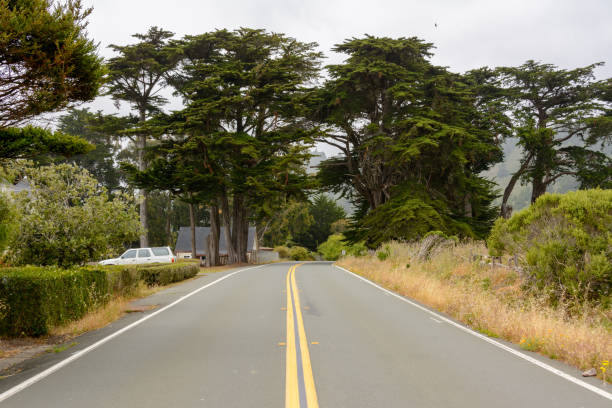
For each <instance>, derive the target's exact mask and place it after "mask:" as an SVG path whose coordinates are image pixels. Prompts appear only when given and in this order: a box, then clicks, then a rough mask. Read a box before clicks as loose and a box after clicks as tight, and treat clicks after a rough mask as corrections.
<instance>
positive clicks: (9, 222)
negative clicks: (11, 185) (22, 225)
mask: <svg viewBox="0 0 612 408" xmlns="http://www.w3.org/2000/svg"><path fill="white" fill-rule="evenodd" d="M14 228H15V208H14V206H13V204H12V202H11V200H10V199H9V197H8V196H7V195H6V194H4V193H2V192H0V257H1V255H2V253H3V252H4V249H5V248H6V244H7V243H8V241H9V240H10V237H11V234H12V233H13V230H14Z"/></svg>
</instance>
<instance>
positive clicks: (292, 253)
mask: <svg viewBox="0 0 612 408" xmlns="http://www.w3.org/2000/svg"><path fill="white" fill-rule="evenodd" d="M289 258H290V259H293V260H294V261H314V260H315V257H314V255H313V254H312V252H310V251H309V250H308V249H307V248H304V247H301V246H294V247H291V248H290V249H289Z"/></svg>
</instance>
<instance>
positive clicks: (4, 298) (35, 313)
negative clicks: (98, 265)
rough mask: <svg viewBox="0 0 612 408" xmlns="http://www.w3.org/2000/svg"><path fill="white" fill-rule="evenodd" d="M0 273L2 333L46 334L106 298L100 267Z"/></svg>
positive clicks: (102, 272)
mask: <svg viewBox="0 0 612 408" xmlns="http://www.w3.org/2000/svg"><path fill="white" fill-rule="evenodd" d="M0 276H1V278H0V333H2V334H3V335H8V336H21V335H31V336H39V335H42V334H46V333H47V332H48V331H49V327H51V326H54V325H61V324H64V323H67V322H69V321H71V320H76V319H79V318H81V317H82V316H83V315H84V314H85V313H86V312H87V311H88V310H91V309H93V308H95V307H97V306H100V305H101V304H104V303H105V302H106V301H107V299H108V297H107V296H106V295H107V294H108V290H109V284H108V283H109V282H108V279H107V278H106V273H105V272H104V271H101V270H89V269H68V270H63V269H58V268H54V267H46V268H41V267H23V268H6V269H2V270H1V272H0Z"/></svg>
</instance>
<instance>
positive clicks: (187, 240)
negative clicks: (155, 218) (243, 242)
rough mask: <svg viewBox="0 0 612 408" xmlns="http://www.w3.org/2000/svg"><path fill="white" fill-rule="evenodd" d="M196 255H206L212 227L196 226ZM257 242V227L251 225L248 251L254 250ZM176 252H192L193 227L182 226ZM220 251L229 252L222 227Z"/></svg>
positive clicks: (222, 252)
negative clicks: (207, 240) (206, 246)
mask: <svg viewBox="0 0 612 408" xmlns="http://www.w3.org/2000/svg"><path fill="white" fill-rule="evenodd" d="M195 233H196V255H198V256H204V255H206V248H205V242H206V237H208V235H209V234H210V227H196V231H195ZM254 242H255V227H249V236H248V239H247V252H250V251H252V250H253V243H254ZM174 252H191V228H190V227H181V228H180V229H179V232H178V237H177V238H176V246H175V247H174ZM219 253H220V254H222V255H224V254H227V245H226V243H225V229H224V228H221V234H220V237H219Z"/></svg>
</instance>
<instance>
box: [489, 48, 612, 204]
mask: <svg viewBox="0 0 612 408" xmlns="http://www.w3.org/2000/svg"><path fill="white" fill-rule="evenodd" d="M600 65H602V63H596V64H591V65H588V66H586V67H581V68H576V69H573V70H565V69H560V68H558V67H556V66H555V65H552V64H544V63H539V62H535V61H533V60H529V61H527V62H525V63H524V64H523V65H521V66H519V67H499V68H497V69H496V70H495V74H494V75H492V76H491V77H490V78H489V80H488V81H486V82H488V85H489V86H490V87H493V88H497V89H498V91H499V92H498V93H497V95H496V96H495V97H494V98H493V99H492V100H493V103H495V104H498V105H501V106H503V107H505V108H504V109H503V110H505V111H506V112H507V113H508V115H507V118H505V119H504V120H505V121H507V122H509V123H511V126H512V128H513V133H514V136H515V137H517V138H518V145H519V146H520V147H521V148H522V151H523V154H522V157H521V166H520V168H519V169H518V170H517V171H516V172H515V173H514V174H513V176H512V178H511V179H510V181H509V182H508V185H507V186H506V191H505V192H504V197H503V201H502V215H503V216H507V211H506V204H507V202H508V199H509V197H510V194H511V192H512V190H513V189H514V186H515V183H516V182H517V181H518V180H521V181H522V182H523V183H529V184H531V202H532V203H533V202H534V201H535V200H536V199H537V198H538V197H539V196H540V195H542V194H544V193H545V192H546V191H547V188H548V187H549V186H551V185H553V184H554V183H555V182H556V181H557V180H558V179H559V178H560V177H563V176H567V175H572V176H575V177H576V178H577V179H578V181H579V182H580V184H581V188H592V187H603V188H606V187H608V186H610V183H612V173H611V171H610V167H611V166H612V159H611V158H610V157H609V156H607V155H606V154H604V152H603V147H604V146H605V144H609V143H610V135H611V134H612V126H611V125H610V123H611V122H610V121H609V115H610V110H611V108H612V104H611V103H610V102H611V101H610V100H609V99H608V98H607V97H606V94H607V93H609V92H610V89H611V85H612V82H610V80H605V81H596V80H595V75H594V70H595V69H596V68H597V67H599V66H600Z"/></svg>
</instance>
